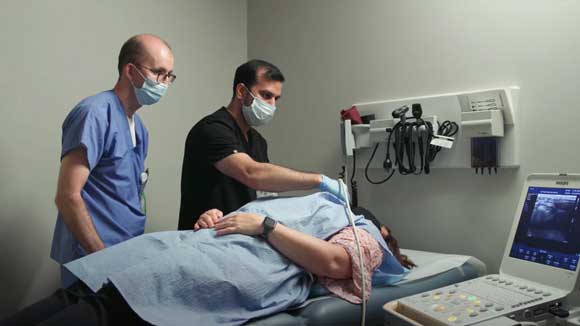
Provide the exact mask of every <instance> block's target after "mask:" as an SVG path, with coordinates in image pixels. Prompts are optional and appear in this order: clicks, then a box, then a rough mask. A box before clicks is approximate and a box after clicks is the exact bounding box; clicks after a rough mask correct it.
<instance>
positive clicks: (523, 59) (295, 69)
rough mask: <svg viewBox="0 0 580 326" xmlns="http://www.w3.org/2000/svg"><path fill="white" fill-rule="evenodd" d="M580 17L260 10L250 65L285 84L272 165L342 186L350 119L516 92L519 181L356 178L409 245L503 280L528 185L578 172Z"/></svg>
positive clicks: (491, 6) (258, 5)
mask: <svg viewBox="0 0 580 326" xmlns="http://www.w3.org/2000/svg"><path fill="white" fill-rule="evenodd" d="M579 13H580V2H577V1H550V0H542V1H527V0H517V1H515V0H510V1H499V0H498V1H463V0H461V1H460V0H438V1H425V0H410V1H409V0H408V1H385V0H360V1H348V0H317V1H311V0H294V1H272V0H249V1H248V57H249V58H264V59H267V60H271V61H272V62H274V63H276V64H277V65H279V67H280V68H281V69H282V70H283V72H284V73H285V75H286V77H287V82H286V83H285V86H284V95H283V100H282V101H281V102H280V103H279V108H280V109H279V111H278V113H277V116H276V118H275V119H274V121H273V123H272V124H271V125H270V126H268V127H266V128H264V134H265V136H266V138H267V139H268V140H269V144H270V146H269V148H270V158H271V160H272V161H273V162H279V163H282V164H284V165H288V166H291V167H295V168H300V169H305V170H314V171H322V172H325V173H328V174H329V175H333V176H335V177H336V175H337V173H338V171H339V168H340V165H341V164H342V158H341V152H340V147H339V137H338V135H339V133H338V117H339V116H338V111H339V110H340V109H342V108H346V107H349V106H350V105H351V104H353V103H357V102H366V101H373V100H385V99H391V98H404V97H411V96H421V95H428V94H438V93H446V92H454V91H461V90H470V89H485V88H490V87H495V86H498V85H499V86H501V85H512V84H513V85H519V86H521V87H522V91H521V97H520V120H519V123H520V124H521V132H522V134H521V136H522V138H521V142H520V144H519V145H520V146H521V152H520V153H521V168H520V169H519V170H505V171H501V172H500V174H499V175H498V176H475V175H474V173H473V171H472V170H468V169H453V170H451V169H450V170H436V171H433V173H432V175H430V176H419V177H414V176H397V177H395V178H394V180H393V181H392V182H389V183H387V184H385V185H382V186H370V185H369V184H368V183H367V182H366V181H365V180H364V178H363V176H362V175H361V172H362V171H361V170H359V171H358V173H359V174H358V181H359V184H360V188H361V189H360V192H361V194H360V196H361V203H362V204H363V205H365V206H367V207H368V208H370V209H372V210H373V211H375V212H376V213H377V214H379V215H380V217H381V219H382V220H383V221H384V222H386V223H387V224H388V225H390V226H391V227H392V228H393V230H394V231H395V233H396V235H397V237H398V238H399V240H400V242H401V243H402V245H403V247H407V248H413V249H420V250H434V251H441V252H450V253H462V254H470V255H474V256H476V257H479V258H480V259H482V260H483V261H484V262H486V263H487V265H488V267H489V270H490V271H492V272H493V271H497V269H498V267H499V262H500V257H501V255H502V254H503V248H504V246H505V242H506V236H507V234H508V231H509V228H510V226H511V222H512V220H513V217H514V210H515V206H516V204H517V201H518V197H519V194H520V190H521V185H522V182H523V179H524V177H525V175H527V174H528V173H531V172H557V171H568V172H580V166H579V162H580V151H579V150H578V148H579V147H580V137H579V131H578V127H577V126H578V121H580V110H578V88H579V86H578V76H579V75H580V59H579V58H580V34H579V33H578V31H579V30H580V20H578V19H577V17H578V16H579ZM379 172H380V171H379ZM373 175H375V178H376V177H378V174H373Z"/></svg>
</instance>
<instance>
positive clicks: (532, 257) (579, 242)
mask: <svg viewBox="0 0 580 326" xmlns="http://www.w3.org/2000/svg"><path fill="white" fill-rule="evenodd" d="M579 199H580V189H566V188H546V187H530V188H528V194H527V197H526V201H525V203H524V206H523V208H522V212H521V217H520V222H519V224H518V228H517V231H516V235H515V239H514V242H513V245H512V248H511V251H510V257H513V258H517V259H523V260H527V261H531V262H535V263H538V264H544V265H550V266H553V267H557V268H564V269H568V270H571V271H575V270H576V267H577V266H578V257H580V223H579V222H580V215H579V213H580V212H579V211H578V205H579V204H578V202H579Z"/></svg>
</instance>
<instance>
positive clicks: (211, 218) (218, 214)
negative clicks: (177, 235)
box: [193, 208, 224, 231]
mask: <svg viewBox="0 0 580 326" xmlns="http://www.w3.org/2000/svg"><path fill="white" fill-rule="evenodd" d="M223 216H224V213H222V211H220V210H219V209H216V208H214V209H210V210H209V211H207V212H205V213H203V214H201V216H200V217H199V219H198V220H197V222H195V225H194V226H193V230H194V231H197V230H199V229H207V228H213V227H214V226H215V224H216V223H217V222H218V221H219V220H220V218H222V217H223Z"/></svg>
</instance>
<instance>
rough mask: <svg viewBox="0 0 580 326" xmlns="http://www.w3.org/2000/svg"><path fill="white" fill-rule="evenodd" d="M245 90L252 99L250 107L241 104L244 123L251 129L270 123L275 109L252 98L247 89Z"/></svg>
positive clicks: (254, 97)
mask: <svg viewBox="0 0 580 326" xmlns="http://www.w3.org/2000/svg"><path fill="white" fill-rule="evenodd" d="M244 87H246V86H244ZM246 90H247V91H248V93H249V94H250V95H251V96H252V98H253V100H252V103H251V104H250V105H245V104H242V113H243V114H244V118H245V119H246V122H247V123H248V124H249V125H250V126H252V127H259V126H263V125H265V124H267V123H268V122H270V121H272V118H274V112H276V107H275V106H274V105H270V104H268V103H266V102H264V101H262V100H261V99H259V98H257V97H256V96H254V94H252V92H250V90H249V89H248V88H247V87H246Z"/></svg>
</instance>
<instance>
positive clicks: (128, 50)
mask: <svg viewBox="0 0 580 326" xmlns="http://www.w3.org/2000/svg"><path fill="white" fill-rule="evenodd" d="M143 35H145V34H140V35H135V36H133V37H131V38H130V39H128V40H127V41H126V42H125V43H124V44H123V46H122V47H121V52H119V63H118V64H117V70H118V71H119V76H121V71H122V70H123V67H124V66H125V65H126V64H128V63H138V62H139V61H141V59H143V56H145V46H143V41H142V40H141V36H143ZM153 36H154V35H153ZM154 37H156V38H158V39H160V40H161V41H162V42H163V43H164V44H165V45H166V46H167V47H168V48H169V49H171V46H169V43H167V42H165V41H164V40H163V39H161V38H159V37H157V36H154Z"/></svg>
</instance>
